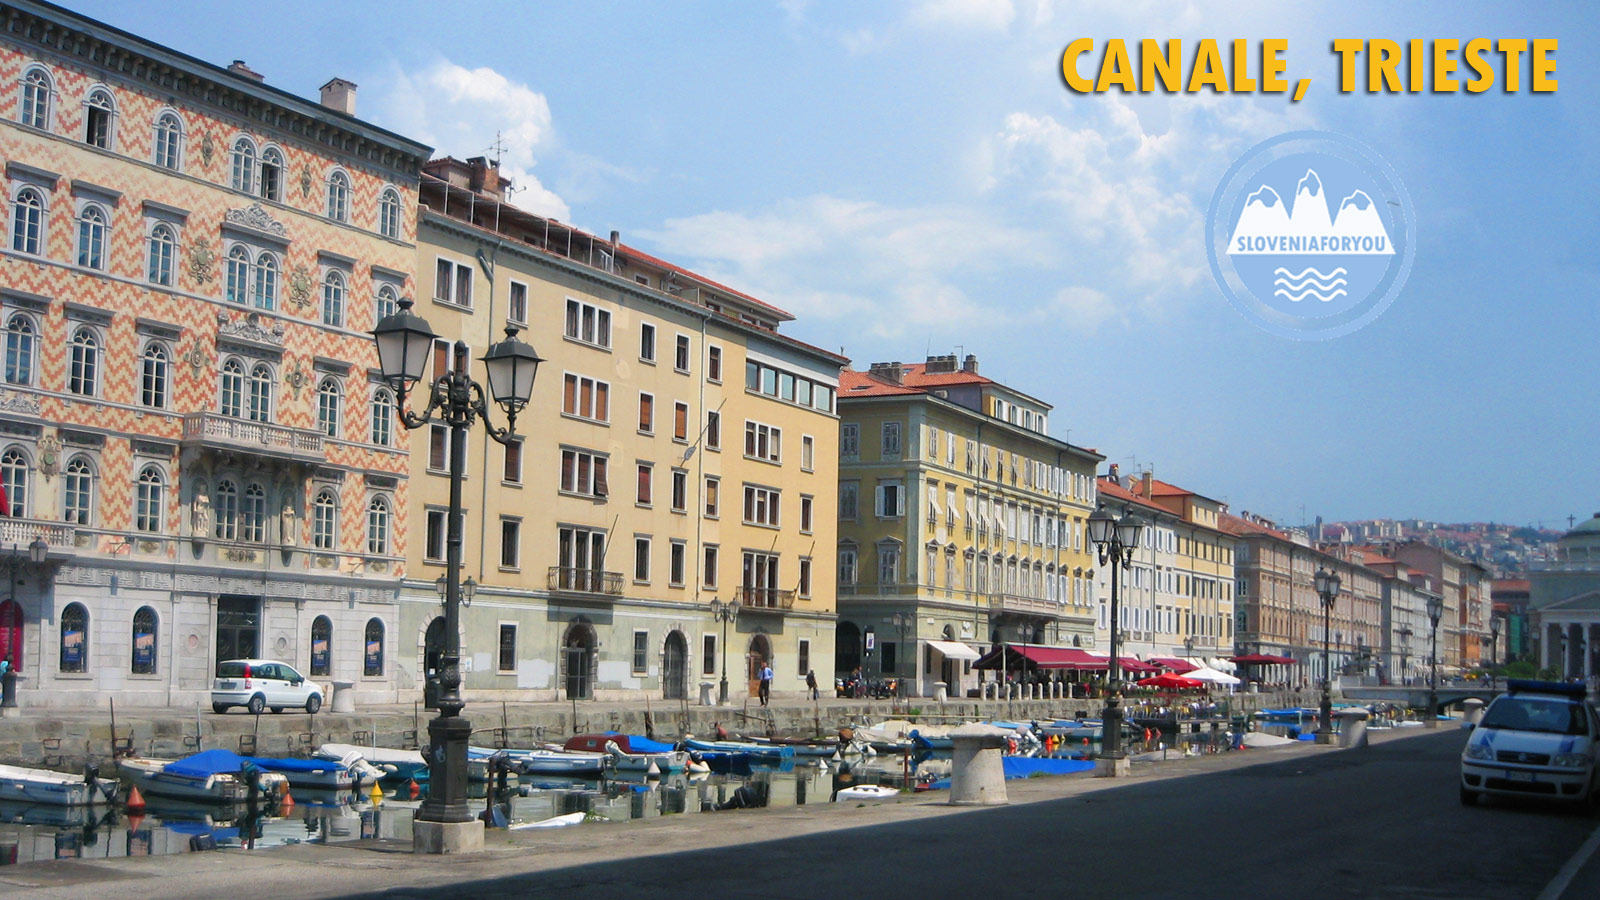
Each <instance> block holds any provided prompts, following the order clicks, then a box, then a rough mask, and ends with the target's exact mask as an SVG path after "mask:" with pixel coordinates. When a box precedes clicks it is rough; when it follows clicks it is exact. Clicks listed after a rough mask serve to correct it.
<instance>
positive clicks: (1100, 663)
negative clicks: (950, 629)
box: [972, 644, 1110, 671]
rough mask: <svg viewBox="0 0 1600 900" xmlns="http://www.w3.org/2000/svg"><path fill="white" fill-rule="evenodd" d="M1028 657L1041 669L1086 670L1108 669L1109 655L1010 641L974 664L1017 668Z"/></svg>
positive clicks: (987, 667) (1028, 659)
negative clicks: (1107, 658)
mask: <svg viewBox="0 0 1600 900" xmlns="http://www.w3.org/2000/svg"><path fill="white" fill-rule="evenodd" d="M1018 657H1021V659H1020V660H1019V659H1018ZM1022 660H1027V661H1028V662H1029V663H1032V664H1033V666H1034V667H1035V668H1039V669H1083V670H1090V671H1105V670H1106V669H1107V668H1110V667H1109V666H1108V665H1107V664H1106V660H1105V657H1102V656H1095V655H1094V654H1093V653H1089V652H1088V651H1085V650H1079V649H1077V648H1075V647H1040V646H1035V645H1032V644H1006V645H1005V646H1004V647H999V648H996V649H994V650H991V651H989V652H988V653H986V654H984V657H983V659H980V660H978V661H977V662H975V663H973V664H972V667H973V668H974V669H999V668H1007V669H1009V668H1014V667H1016V666H1017V665H1019V664H1020V663H1021V661H1022Z"/></svg>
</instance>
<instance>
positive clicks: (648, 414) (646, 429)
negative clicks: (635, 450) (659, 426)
mask: <svg viewBox="0 0 1600 900" xmlns="http://www.w3.org/2000/svg"><path fill="white" fill-rule="evenodd" d="M655 431H656V398H655V397H652V396H651V395H649V394H646V393H644V392H642V391H641V392H640V394H639V432H640V433H641V434H655Z"/></svg>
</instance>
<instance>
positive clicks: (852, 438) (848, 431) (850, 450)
mask: <svg viewBox="0 0 1600 900" xmlns="http://www.w3.org/2000/svg"><path fill="white" fill-rule="evenodd" d="M860 455H861V426H860V425H857V424H855V423H853V422H852V423H848V424H845V425H840V426H839V458H840V459H847V460H854V459H855V458H856V457H858V456H860Z"/></svg>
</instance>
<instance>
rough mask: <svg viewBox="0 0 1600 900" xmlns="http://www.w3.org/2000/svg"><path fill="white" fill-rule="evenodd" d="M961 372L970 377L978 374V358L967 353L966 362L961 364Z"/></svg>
mask: <svg viewBox="0 0 1600 900" xmlns="http://www.w3.org/2000/svg"><path fill="white" fill-rule="evenodd" d="M961 371H963V372H966V373H968V374H971V375H976V374H978V357H976V356H974V355H972V354H971V353H968V354H967V358H966V360H965V361H964V362H962V363H961Z"/></svg>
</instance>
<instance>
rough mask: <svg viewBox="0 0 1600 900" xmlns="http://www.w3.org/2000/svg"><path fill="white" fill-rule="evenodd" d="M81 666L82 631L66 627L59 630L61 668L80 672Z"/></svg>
mask: <svg viewBox="0 0 1600 900" xmlns="http://www.w3.org/2000/svg"><path fill="white" fill-rule="evenodd" d="M82 666H83V631H82V630H81V629H68V630H64V631H62V632H61V668H63V669H65V670H67V671H69V672H80V671H82Z"/></svg>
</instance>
